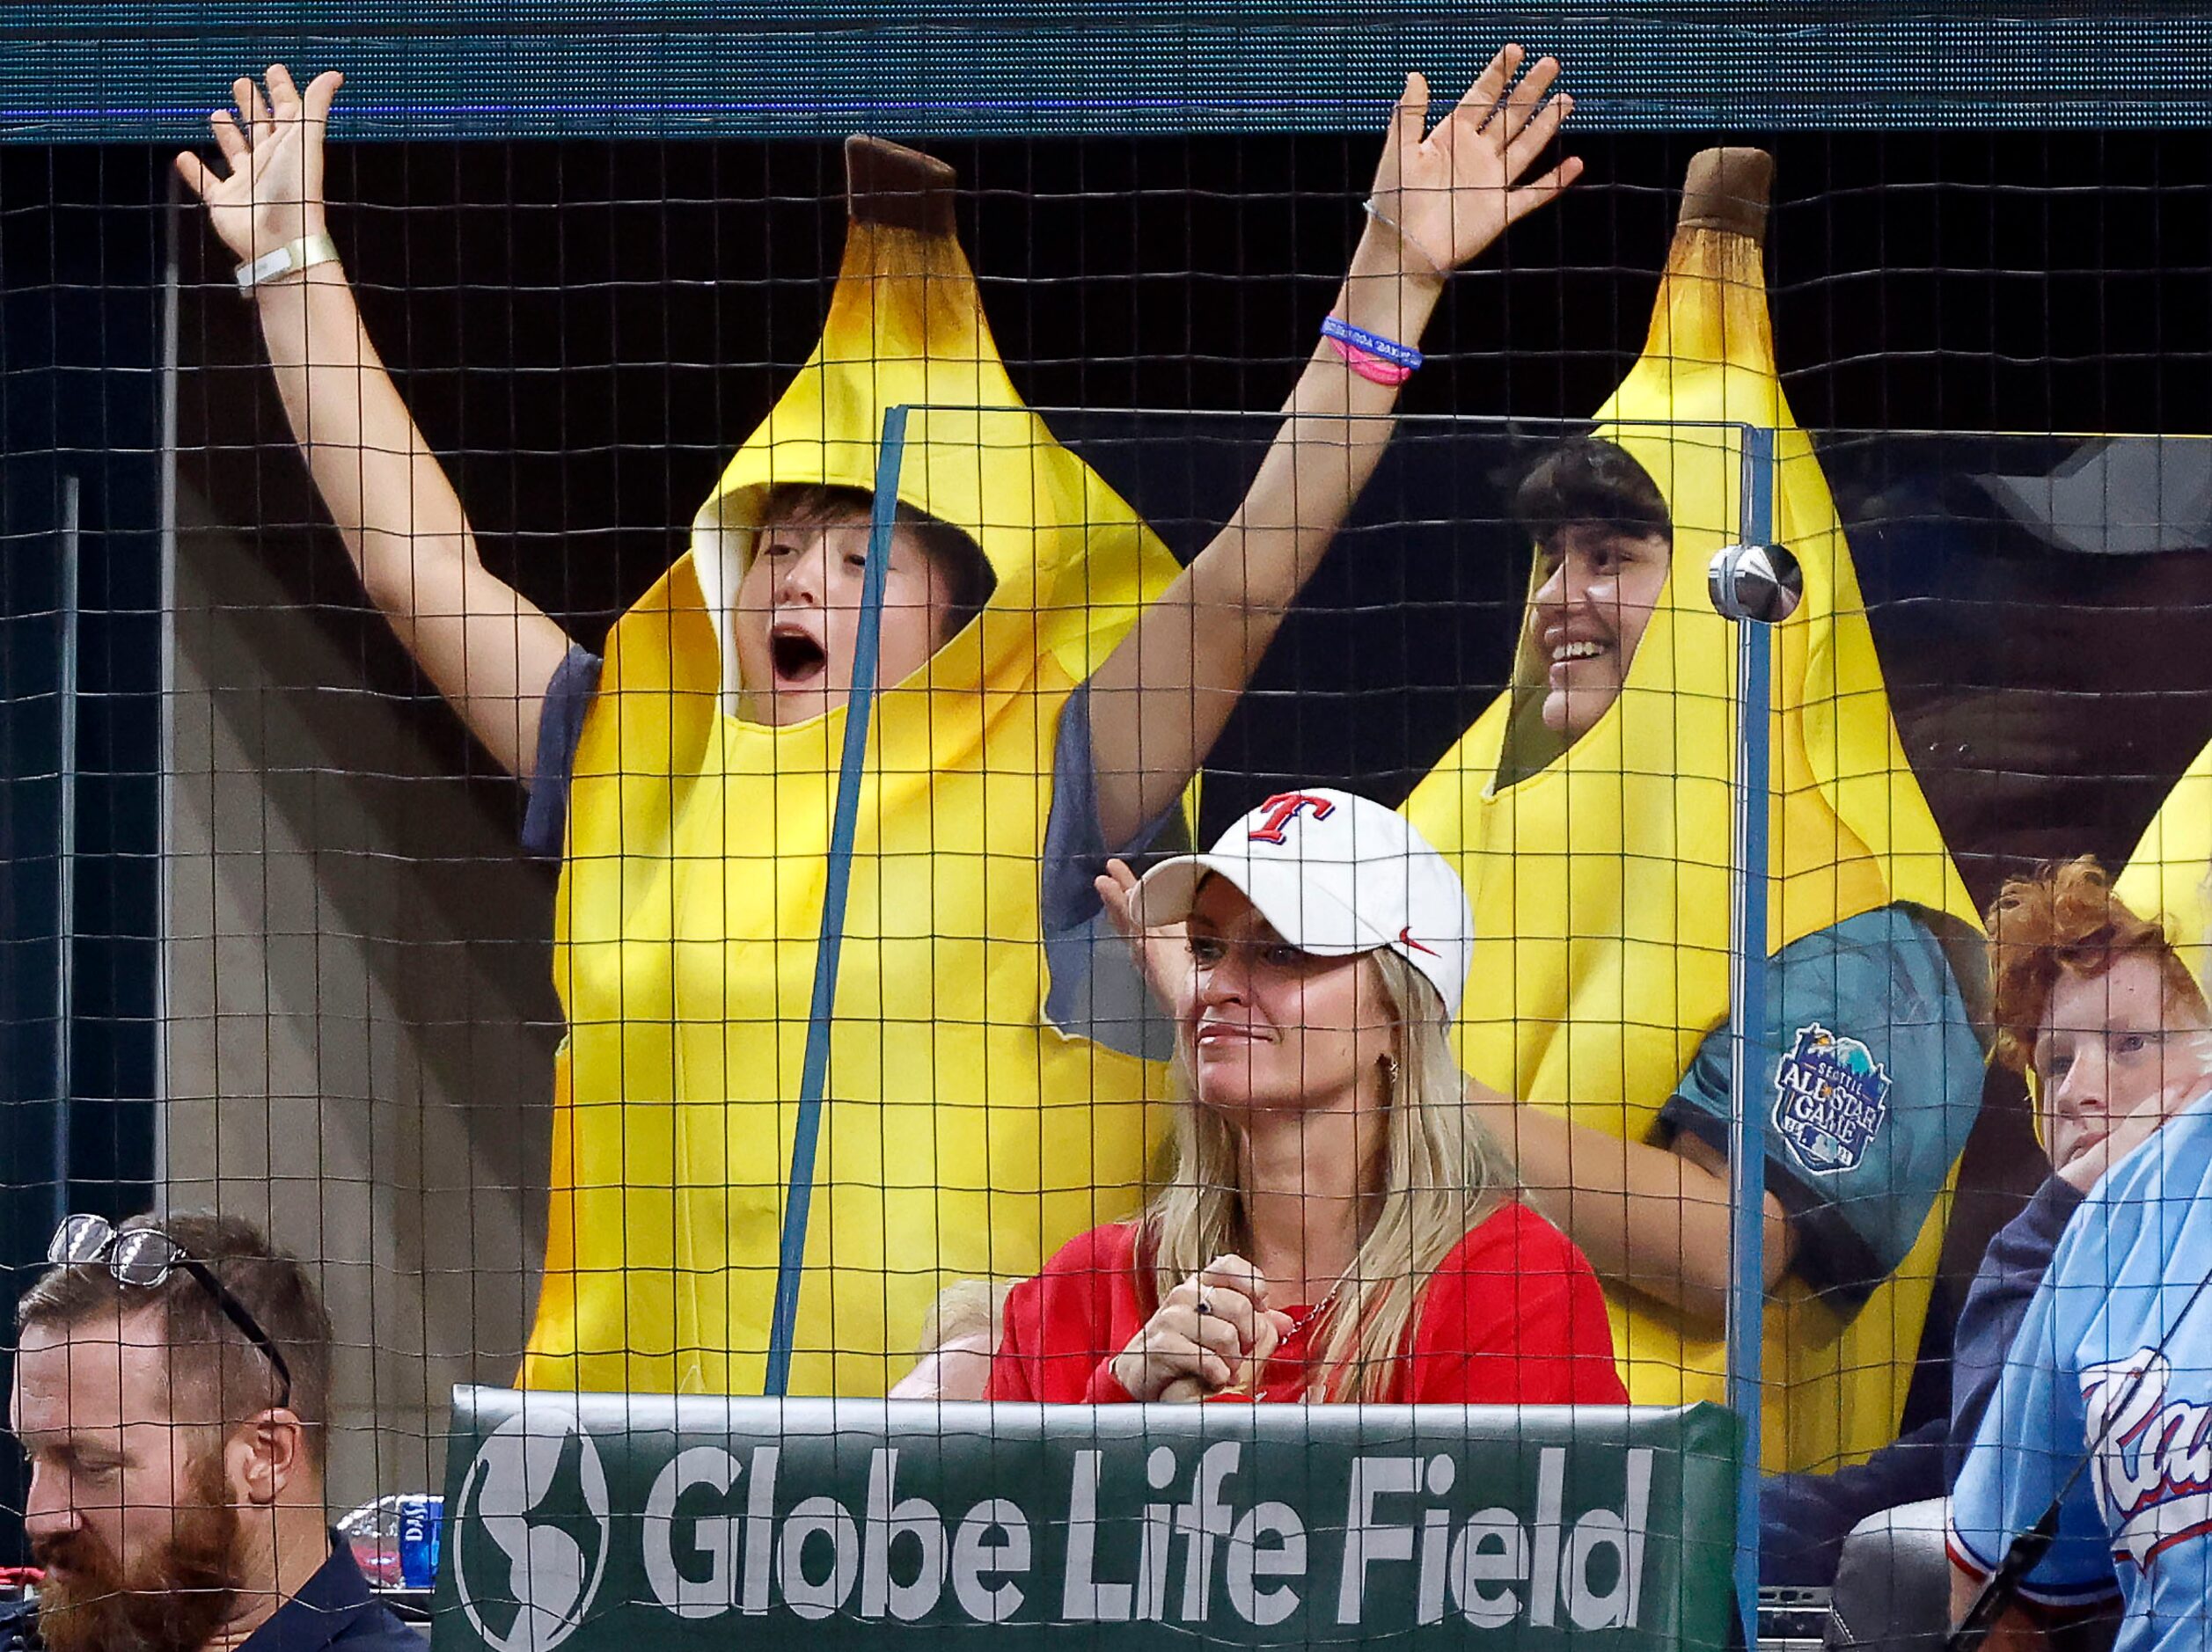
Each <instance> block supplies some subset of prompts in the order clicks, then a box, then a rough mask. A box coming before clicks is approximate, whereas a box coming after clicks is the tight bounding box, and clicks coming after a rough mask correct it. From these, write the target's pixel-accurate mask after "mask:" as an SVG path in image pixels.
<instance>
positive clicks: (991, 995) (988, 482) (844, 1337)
mask: <svg viewBox="0 0 2212 1652" xmlns="http://www.w3.org/2000/svg"><path fill="white" fill-rule="evenodd" d="M847 163H848V167H849V168H850V170H851V173H852V179H853V201H852V222H851V223H850V225H849V227H848V234H847V238H846V248H845V257H844V262H843V266H842V267H841V269H840V270H839V277H838V284H837V289H836V291H835V293H834V295H833V296H832V297H831V306H830V313H829V317H828V319H827V320H826V322H825V323H824V327H823V333H822V339H821V342H820V343H819V344H818V345H817V347H816V349H815V352H814V355H813V357H812V359H811V360H809V362H808V363H807V364H806V366H805V367H804V368H803V369H801V371H800V373H799V375H798V376H797V377H796V378H795V380H794V381H793V382H792V384H791V385H790V387H789V388H788V389H787V391H785V393H784V395H783V397H782V398H781V399H780V401H779V402H778V404H777V406H776V407H775V409H774V411H773V413H771V414H770V415H769V417H768V420H767V421H766V422H765V424H763V425H762V426H761V427H760V428H759V429H758V430H757V431H755V432H754V434H753V435H752V437H751V440H749V441H748V442H746V443H745V445H744V447H743V450H741V451H740V452H739V453H738V454H737V455H736V458H735V459H734V460H733V461H732V462H731V464H730V465H729V469H728V471H726V472H725V473H724V475H723V477H722V479H721V484H720V486H718V487H717V488H716V489H715V491H714V494H713V496H712V497H711V498H710V499H709V500H708V501H707V503H706V505H705V507H704V508H702V509H701V510H700V512H699V516H698V519H697V521H696V523H694V525H693V530H692V548H691V552H690V554H689V555H687V556H685V558H683V559H681V560H679V561H678V563H677V564H676V566H675V567H673V568H671V569H670V571H669V573H668V574H667V575H666V576H665V577H664V578H663V580H662V581H660V583H659V584H658V585H656V587H655V588H653V589H652V590H651V591H650V592H649V593H648V595H647V596H645V597H644V598H642V599H641V601H640V602H639V603H638V604H637V605H636V606H635V607H634V609H632V610H630V611H629V612H628V613H627V614H626V616H625V617H624V618H622V619H621V620H620V621H619V623H618V624H617V625H616V626H615V628H614V630H613V632H612V635H611V636H610V638H609V640H608V647H607V651H606V658H605V663H604V669H603V671H602V674H601V676H600V679H599V687H598V691H597V695H596V696H595V698H593V700H592V703H591V708H590V712H589V713H588V715H587V718H586V721H585V723H584V727H583V731H582V737H581V742H580V744H579V746H578V749H577V752H576V760H575V771H574V778H573V782H572V786H571V791H570V804H569V810H570V812H569V824H568V844H567V854H566V858H565V862H564V868H563V874H562V881H561V887H560V897H559V902H558V910H557V916H556V926H557V927H556V935H555V976H556V981H557V983H558V985H559V987H560V993H561V999H562V1003H563V1005H564V1007H565V1008H566V1010H567V1012H568V1027H569V1033H568V1043H567V1045H566V1046H565V1048H564V1050H563V1057H562V1060H561V1063H560V1069H559V1072H558V1075H557V1078H558V1082H559V1090H558V1094H557V1098H556V1100H557V1107H556V1122H555V1126H554V1160H553V1188H554V1193H553V1202H552V1219H551V1223H550V1232H549V1234H548V1238H547V1246H546V1282H545V1285H544V1289H543V1292H542V1295H541V1298H540V1302H539V1306H538V1319H537V1323H536V1326H535V1327H534V1329H533V1331H532V1333H531V1339H530V1345H529V1349H528V1353H527V1355H526V1357H525V1363H524V1376H523V1380H524V1385H527V1386H532V1387H556V1388H564V1389H571V1388H585V1389H618V1390H649V1391H656V1392H668V1391H674V1392H706V1393H747V1392H758V1388H759V1385H760V1382H761V1379H762V1374H763V1367H764V1355H765V1349H766V1348H767V1343H768V1325H769V1318H770V1309H771V1304H772V1300H773V1294H774V1288H775V1278H776V1263H777V1253H778V1240H779V1229H780V1221H781V1212H782V1206H783V1202H784V1196H785V1181H786V1177H787V1173H788V1166H789V1163H790V1153H791V1144H792V1132H793V1124H794V1120H795V1116H796V1114H797V1098H798V1094H799V1089H800V1073H801V1068H802V1058H803V1054H804V1050H805V1046H806V1038H807V1028H808V1019H809V1013H810V1009H811V1002H812V983H813V976H814V970H815V962H816V954H817V932H818V926H819V924H820V921H821V912H822V903H823V897H824V880H825V877H826V875H827V866H828V849H829V838H830V823H831V814H832V809H833V806H834V803H835V800H836V797H837V790H838V782H839V757H840V753H841V750H842V747H843V742H844V737H845V713H844V711H843V710H842V709H839V710H837V711H834V712H831V713H829V714H828V715H826V716H824V717H821V718H818V719H816V720H811V721H808V722H804V723H800V724H796V725H793V726H787V727H765V726H763V725H760V724H757V723H750V722H745V721H742V720H739V719H738V718H737V717H736V715H734V714H733V713H734V711H735V708H736V698H735V697H736V689H737V687H738V683H737V680H736V659H735V650H734V649H733V648H727V647H725V646H724V644H725V640H726V638H725V633H724V632H723V628H722V624H721V617H722V616H723V615H724V614H725V613H726V611H727V610H728V604H729V599H730V597H731V596H733V595H734V593H735V590H736V584H737V581H738V580H739V578H740V577H741V576H742V574H743V569H744V567H745V566H746V564H747V562H748V561H749V560H750V558H751V548H752V539H753V533H754V530H756V529H757V528H758V525H759V523H760V522H761V520H762V511H763V508H764V505H765V501H766V499H767V494H768V490H769V488H770V487H771V486H773V485H781V484H795V483H824V484H830V485H835V486H846V487H853V488H860V489H862V490H872V489H873V486H874V483H875V466H876V457H877V447H878V441H879V435H880V432H881V430H882V428H883V413H884V412H885V410H886V409H888V408H890V407H891V406H896V405H899V404H908V405H915V406H921V405H927V406H929V407H930V408H932V409H956V410H957V409H968V410H975V409H1004V410H1011V411H928V412H922V413H915V414H914V415H913V416H912V421H911V423H910V425H909V432H908V439H907V446H906V449H905V458H904V460H903V469H902V471H901V475H900V479H899V484H898V493H899V497H900V498H901V499H902V500H903V501H905V502H906V503H908V504H910V505H912V506H914V507H916V508H919V509H921V510H924V511H927V512H928V513H930V514H931V515H934V516H937V517H939V518H941V519H942V520H943V521H946V522H949V523H953V524H955V525H956V526H958V527H960V528H961V529H963V530H965V531H967V532H968V533H970V535H971V536H972V537H974V538H975V539H976V541H977V542H978V544H979V545H981V546H982V547H983V550H984V552H985V555H986V556H987V557H988V558H989V559H990V562H991V564H992V568H993V570H994V572H995V573H996V574H997V576H998V587H997V590H996V592H995V594H994V595H993V596H992V600H991V602H990V604H989V605H988V607H987V608H986V609H985V611H984V613H983V614H982V616H981V617H980V618H978V620H977V621H976V622H974V623H973V624H971V625H969V626H968V627H967V628H966V629H965V630H963V632H961V633H960V634H959V635H958V636H957V637H956V638H954V639H953V640H951V641H949V642H948V643H947V644H946V645H945V646H944V647H942V648H941V649H940V650H939V651H938V652H937V654H935V655H934V658H933V659H932V660H931V661H930V662H929V663H928V664H927V666H926V667H924V668H923V669H922V670H921V671H919V672H918V673H917V674H916V675H915V676H913V677H912V678H910V679H909V680H908V681H907V682H905V683H901V684H897V685H896V686H894V687H888V688H887V689H886V691H885V692H884V693H883V694H882V695H881V696H880V697H879V698H877V700H876V703H875V712H874V715H873V718H872V720H871V726H870V727H869V730H868V748H867V755H866V759H865V770H864V778H863V783H862V791H861V799H860V812H859V830H858V837H857V842H856V847H855V851H854V855H853V867H852V883H851V891H850V895H849V901H848V905H847V908H846V915H845V926H844V943H843V957H842V965H841V969H840V970H839V977H838V985H837V996H836V1006H835V1027H834V1030H833V1034H832V1040H831V1059H830V1068H829V1083H828V1088H827V1093H826V1101H827V1105H826V1106H825V1107H824V1112H823V1125H822V1137H821V1141H820V1145H819V1157H818V1159H817V1190H816V1194H815V1196H814V1201H813V1210H812V1222H811V1224H810V1228H809V1236H808V1245H807V1251H806V1267H805V1277H804V1285H803V1290H802V1298H801V1306H800V1314H799V1331H798V1337H797V1343H796V1348H795V1358H794V1360H793V1363H792V1370H791V1392H792V1393H800V1394H805V1393H842V1394H875V1393H882V1392H883V1389H884V1388H885V1387H886V1386H887V1385H888V1384H889V1383H890V1381H892V1380H895V1379H896V1378H897V1376H899V1375H900V1374H902V1373H903V1371H905V1366H906V1365H907V1364H908V1363H910V1361H911V1354H912V1349H913V1346H914V1342H915V1339H916V1337H917V1335H918V1334H919V1329H920V1327H921V1322H922V1317H923V1312H924V1310H925V1309H926V1308H927V1305H928V1304H929V1303H930V1302H931V1300H932V1299H933V1298H934V1297H935V1295H936V1293H937V1291H938V1290H939V1289H940V1287H941V1285H942V1284H943V1283H946V1282H947V1281H948V1280H949V1279H952V1278H960V1277H991V1276H998V1277H1007V1276H1015V1277H1018V1276H1026V1275H1029V1274H1033V1273H1036V1272H1037V1271H1038V1270H1039V1269H1040V1268H1042V1267H1043V1266H1044V1261H1045V1259H1046V1258H1047V1257H1048V1256H1050V1255H1051V1253H1052V1251H1053V1250H1054V1248H1055V1247H1056V1246H1058V1245H1059V1244H1060V1243H1062V1242H1063V1241H1064V1240H1065V1239H1067V1238H1068V1237H1069V1236H1070V1235H1071V1234H1073V1233H1078V1232H1082V1231H1084V1230H1085V1229H1087V1228H1089V1227H1091V1226H1094V1225H1095V1224H1098V1223H1099V1222H1101V1221H1104V1220H1110V1219H1111V1218H1113V1217H1118V1216H1121V1215H1124V1214H1125V1213H1126V1212H1128V1211H1130V1210H1133V1209H1134V1208H1135V1207H1136V1205H1137V1203H1138V1202H1139V1188H1140V1183H1141V1181H1142V1174H1143V1170H1144V1166H1145V1162H1146V1150H1147V1146H1148V1130H1147V1124H1148V1119H1147V1113H1146V1101H1147V1100H1154V1099H1164V1097H1165V1096H1166V1095H1167V1093H1168V1083H1167V1078H1166V1074H1165V1071H1164V1070H1163V1069H1161V1068H1157V1067H1152V1066H1147V1065H1146V1064H1142V1063H1139V1062H1138V1061H1135V1060H1132V1059H1130V1058H1128V1057H1125V1056H1117V1055H1114V1054H1112V1053H1110V1052H1108V1051H1105V1050H1103V1049H1099V1048H1096V1047H1095V1046H1093V1045H1091V1044H1089V1043H1086V1042H1080V1041H1076V1040H1073V1039H1068V1038H1065V1037H1063V1036H1062V1035H1061V1034H1059V1033H1058V1032H1056V1031H1055V1030H1054V1029H1053V1028H1051V1027H1050V1026H1048V1025H1047V1024H1046V1022H1045V1020H1044V1011H1043V999H1044V989H1045V969H1044V948H1043V947H1042V946H1041V944H1040V928H1039V921H1038V912H1037V907H1038V852H1039V845H1040V844H1041V842H1042V840H1043V837H1044V826H1045V822H1046V819H1047V815H1048V812H1049V810H1050V808H1051V794H1052V759H1053V749H1054V736H1055V733H1056V730H1057V727H1058V719H1059V713H1060V710H1061V707H1062V705H1064V704H1065V702H1066V698H1067V697H1068V694H1069V693H1070V691H1072V690H1073V687H1074V686H1075V685H1076V684H1077V683H1080V681H1082V680H1083V679H1084V678H1085V677H1086V676H1088V674H1089V672H1090V670H1091V669H1092V668H1093V667H1094V666H1095V664H1096V663H1098V662H1101V661H1102V660H1103V659H1104V658H1105V656H1106V654H1108V653H1109V652H1110V650H1111V649H1112V647H1113V646H1114V645H1115V643H1117V641H1118V640H1120V638H1121V637H1122V636H1123V635H1124V633H1125V632H1126V631H1127V630H1128V628H1129V626H1130V625H1131V624H1132V622H1133V621H1134V619H1135V618H1136V617H1137V614H1138V612H1139V610H1140V609H1141V607H1142V606H1143V604H1144V603H1146V601H1147V600H1149V599H1150V598H1151V597H1152V596H1154V595H1156V594H1157V593H1158V592H1159V591H1160V590H1161V589H1162V588H1165V587H1166V585H1167V584H1168V581H1170V580H1171V579H1172V578H1173V577H1174V574H1175V564H1174V561H1173V559H1171V557H1170V556H1169V554H1168V552H1167V550H1166V548H1165V547H1164V546H1162V545H1161V544H1160V543H1159V542H1158V541H1157V540H1156V539H1155V538H1154V537H1153V536H1152V535H1151V533H1150V532H1149V531H1148V530H1146V528H1145V527H1144V526H1143V525H1142V524H1141V523H1139V520H1138V519H1137V517H1136V515H1135V514H1134V513H1133V512H1132V510H1131V509H1130V508H1129V507H1128V506H1127V505H1125V504H1124V502H1123V501H1121V500H1120V499H1119V498H1117V496H1116V495H1115V494H1114V493H1113V492H1112V491H1111V490H1110V488H1108V487H1107V486H1106V485H1105V484H1104V483H1103V482H1102V481H1101V480H1100V479H1099V478H1098V477H1097V476H1095V475H1094V474H1093V473H1092V472H1091V471H1089V470H1088V468H1087V467H1086V466H1085V465H1084V464H1082V463H1081V462H1080V460H1078V459H1077V458H1076V457H1074V455H1073V454H1072V453H1070V452H1068V451H1067V450H1066V449H1064V448H1062V447H1060V446H1059V445H1058V443H1057V442H1054V441H1053V439H1052V437H1051V434H1050V432H1048V431H1047V430H1046V429H1045V428H1044V425H1043V423H1042V422H1041V421H1040V420H1037V419H1036V416H1035V415H1034V414H1032V413H1029V412H1028V411H1027V410H1026V409H1023V408H1022V403H1021V400H1020V398H1019V397H1018V396H1017V395H1016V394H1015V392H1014V386H1013V384H1012V383H1011V382H1010V381H1009V380H1008V378H1007V374H1006V371H1005V369H1004V367H1003V366H1002V365H1001V363H1000V360H999V355H998V351H997V347H996V346H995V345H994V344H993V342H992V338H991V333H990V330H989V328H988V326H987V325H986V323H985V319H984V317H983V313H982V307H981V301H980V298H979V296H978V293H977V291H976V288H975V283H974V276H973V274H972V273H971V272H970V268H969V266H968V262H967V259H966V257H965V256H964V254H963V252H961V249H960V246H959V244H958V242H957V239H956V237H955V235H954V233H953V227H952V216H951V208H950V195H949V179H950V172H949V169H945V168H943V167H941V165H939V164H937V163H934V162H928V161H926V160H924V159H923V157H919V156H913V155H912V154H910V153H908V152H906V151H903V150H894V149H892V148H890V146H888V145H876V144H870V143H867V142H866V141H864V140H858V139H856V140H854V141H853V143H852V144H849V145H848V146H847ZM930 168H934V169H935V170H934V172H932V171H927V170H919V169H930Z"/></svg>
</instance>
